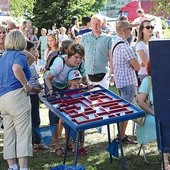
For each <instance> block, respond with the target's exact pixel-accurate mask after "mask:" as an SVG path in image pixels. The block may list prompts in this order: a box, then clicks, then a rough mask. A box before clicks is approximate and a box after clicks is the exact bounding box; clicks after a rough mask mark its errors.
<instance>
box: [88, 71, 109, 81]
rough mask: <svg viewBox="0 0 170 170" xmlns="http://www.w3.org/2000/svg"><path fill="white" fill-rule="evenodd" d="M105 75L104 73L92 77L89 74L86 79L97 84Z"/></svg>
mask: <svg viewBox="0 0 170 170" xmlns="http://www.w3.org/2000/svg"><path fill="white" fill-rule="evenodd" d="M105 75H106V73H99V74H94V75H91V74H89V75H88V77H89V79H90V81H92V82H99V81H101V80H102V79H103V78H104V76H105Z"/></svg>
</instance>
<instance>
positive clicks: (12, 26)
mask: <svg viewBox="0 0 170 170" xmlns="http://www.w3.org/2000/svg"><path fill="white" fill-rule="evenodd" d="M6 22H7V32H10V31H11V30H13V29H16V28H17V27H16V23H15V21H13V20H7V21H6Z"/></svg>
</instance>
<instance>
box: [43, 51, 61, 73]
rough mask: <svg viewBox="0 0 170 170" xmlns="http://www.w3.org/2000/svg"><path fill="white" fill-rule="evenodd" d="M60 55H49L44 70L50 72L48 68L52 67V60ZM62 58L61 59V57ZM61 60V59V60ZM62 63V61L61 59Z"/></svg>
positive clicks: (57, 53) (52, 53)
mask: <svg viewBox="0 0 170 170" xmlns="http://www.w3.org/2000/svg"><path fill="white" fill-rule="evenodd" d="M59 55H60V52H59V51H53V52H51V53H50V54H49V56H48V59H47V62H46V65H45V69H46V70H50V67H51V66H52V64H53V62H54V60H55V59H56V58H57V57H58V56H59ZM61 58H62V57H61ZM62 59H63V58H62ZM63 61H64V59H63Z"/></svg>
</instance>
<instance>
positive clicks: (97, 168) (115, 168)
mask: <svg viewBox="0 0 170 170" xmlns="http://www.w3.org/2000/svg"><path fill="white" fill-rule="evenodd" d="M110 89H111V90H113V91H114V92H117V90H116V88H115V87H114V86H112V87H111V88H110ZM46 110H47V109H46V108H45V107H44V106H41V111H46ZM43 116H44V115H43ZM45 116H47V115H46V113H45ZM44 119H45V121H46V122H45V124H48V122H47V119H46V117H44ZM115 134H117V129H116V128H115V129H114V128H113V125H111V138H112V139H113V138H114V136H115ZM129 134H131V128H130V132H129ZM131 137H132V136H131ZM2 138H3V133H2V131H0V139H2ZM60 143H61V146H62V147H63V148H64V146H65V140H64V139H62V140H61V141H60ZM85 146H86V148H87V150H88V155H87V156H84V157H79V158H78V164H81V165H83V166H84V167H85V168H86V170H119V169H121V168H122V162H121V161H122V160H121V156H120V155H121V154H120V151H119V158H113V163H112V164H111V163H110V159H109V153H108V152H107V151H106V148H107V147H108V139H107V135H104V134H100V133H98V131H97V130H96V129H90V130H87V131H86V134H85ZM139 147H140V145H139V144H138V145H124V146H123V150H124V155H125V161H126V168H127V170H160V169H161V168H160V162H161V156H160V154H159V152H158V150H157V145H156V142H154V143H151V144H149V145H147V148H146V151H147V156H148V160H150V161H154V162H157V163H153V164H148V163H146V162H145V161H144V158H143V155H142V154H141V155H140V156H138V155H137V153H138V151H139ZM73 160H74V156H73V155H72V153H71V152H69V153H68V157H67V162H66V164H72V165H73V164H74V162H73ZM62 163H63V157H58V156H57V155H55V153H54V146H51V147H50V150H48V151H43V150H40V151H38V152H37V153H35V154H34V156H33V157H32V158H30V159H29V168H30V170H50V168H52V167H55V166H56V165H59V164H62ZM7 168H8V167H7V163H6V161H4V160H3V154H2V141H1V140H0V170H6V169H7Z"/></svg>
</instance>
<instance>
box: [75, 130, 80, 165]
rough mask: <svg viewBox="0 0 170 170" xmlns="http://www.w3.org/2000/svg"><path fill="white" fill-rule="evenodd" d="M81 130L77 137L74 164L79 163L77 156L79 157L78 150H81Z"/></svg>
mask: <svg viewBox="0 0 170 170" xmlns="http://www.w3.org/2000/svg"><path fill="white" fill-rule="evenodd" d="M79 138H80V137H79V131H77V138H76V152H75V156H74V166H76V165H77V158H78V150H79Z"/></svg>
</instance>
